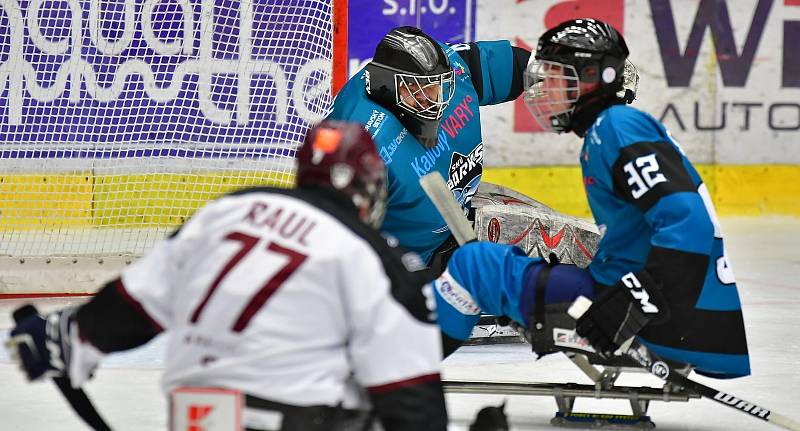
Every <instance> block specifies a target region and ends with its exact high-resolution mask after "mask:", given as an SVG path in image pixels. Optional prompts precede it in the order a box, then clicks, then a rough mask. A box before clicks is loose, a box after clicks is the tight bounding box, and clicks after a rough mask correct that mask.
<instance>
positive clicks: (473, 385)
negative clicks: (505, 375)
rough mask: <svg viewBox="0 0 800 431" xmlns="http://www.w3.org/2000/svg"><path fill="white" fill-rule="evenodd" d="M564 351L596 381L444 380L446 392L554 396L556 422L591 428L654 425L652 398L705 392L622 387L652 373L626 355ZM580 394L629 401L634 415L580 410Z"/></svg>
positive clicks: (683, 397)
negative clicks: (624, 379) (631, 376)
mask: <svg viewBox="0 0 800 431" xmlns="http://www.w3.org/2000/svg"><path fill="white" fill-rule="evenodd" d="M563 353H564V354H565V355H566V356H567V357H568V358H569V359H570V360H571V361H572V362H573V363H574V364H575V365H576V366H578V368H579V369H580V370H581V371H583V373H584V374H586V376H587V377H589V379H590V380H591V381H592V382H593V384H577V383H537V382H489V381H467V380H445V381H444V382H443V383H444V390H445V392H448V393H461V394H491V395H528V396H549V397H553V399H554V400H555V402H556V406H557V409H558V410H557V411H556V413H555V415H554V417H553V418H552V419H551V420H550V424H551V425H553V426H557V427H564V428H592V429H634V430H636V429H653V428H655V423H654V422H653V421H652V419H651V418H650V416H648V414H647V410H648V408H649V406H650V402H651V401H664V402H687V401H689V400H690V399H692V398H700V394H698V393H696V392H692V391H689V390H686V389H685V388H681V387H676V386H675V385H673V384H671V383H667V382H665V383H664V384H663V385H662V386H661V387H649V386H619V385H617V384H616V381H617V379H618V378H619V376H620V375H621V374H622V373H632V372H636V373H647V372H648V371H647V370H645V369H644V368H642V367H641V366H638V365H637V364H635V363H633V361H632V360H630V359H629V358H628V357H627V356H619V357H614V358H612V359H611V360H610V361H604V360H599V357H598V356H596V355H591V354H589V355H585V354H582V353H576V352H575V351H573V350H572V349H565V351H564V352H563ZM590 358H592V359H590ZM690 371H691V368H689V367H684V368H683V370H682V372H685V373H686V374H688V373H689V372H690ZM577 398H594V399H619V400H627V401H628V402H629V404H630V407H631V414H605V413H581V412H576V411H574V410H573V406H574V404H575V400H576V399H577Z"/></svg>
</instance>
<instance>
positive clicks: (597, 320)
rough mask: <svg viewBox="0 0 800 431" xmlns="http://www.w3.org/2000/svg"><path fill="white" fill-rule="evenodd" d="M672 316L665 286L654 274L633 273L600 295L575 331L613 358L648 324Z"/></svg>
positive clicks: (599, 350) (578, 323)
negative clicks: (656, 279)
mask: <svg viewBox="0 0 800 431" xmlns="http://www.w3.org/2000/svg"><path fill="white" fill-rule="evenodd" d="M668 314H669V310H668V308H667V304H666V301H665V299H664V296H663V294H662V293H661V286H660V285H659V284H658V283H657V282H656V281H655V280H653V278H652V277H650V274H649V273H648V272H647V271H640V272H637V273H633V272H629V273H627V274H625V275H623V276H622V278H621V279H620V280H619V281H618V282H617V283H616V284H614V285H613V286H611V287H607V288H605V289H604V290H602V291H601V292H600V294H599V295H597V298H595V300H594V302H593V303H592V306H591V307H589V309H588V310H587V311H586V313H584V314H583V316H581V318H580V319H578V322H577V326H576V328H575V330H576V331H577V333H578V335H580V336H582V337H584V338H586V339H587V340H588V341H589V344H591V345H592V347H594V348H595V350H596V351H597V352H598V353H599V354H600V355H602V356H604V357H610V356H611V355H612V354H613V353H614V351H616V350H617V349H618V348H619V347H620V346H621V345H622V344H623V343H624V342H625V341H627V340H628V339H630V338H631V337H633V336H635V335H636V334H638V333H639V331H641V330H642V328H644V327H645V325H647V324H648V323H651V322H653V321H655V322H661V321H664V320H666V319H667V316H668Z"/></svg>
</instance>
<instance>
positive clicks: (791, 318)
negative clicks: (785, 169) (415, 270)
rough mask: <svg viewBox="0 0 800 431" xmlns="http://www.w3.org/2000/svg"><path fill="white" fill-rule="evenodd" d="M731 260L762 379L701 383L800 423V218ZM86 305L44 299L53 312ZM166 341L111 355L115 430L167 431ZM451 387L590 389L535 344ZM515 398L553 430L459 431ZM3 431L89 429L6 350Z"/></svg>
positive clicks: (663, 418) (501, 354) (582, 404)
mask: <svg viewBox="0 0 800 431" xmlns="http://www.w3.org/2000/svg"><path fill="white" fill-rule="evenodd" d="M722 228H723V231H724V234H725V238H726V245H727V252H728V255H729V259H730V262H731V265H732V267H733V269H734V271H735V273H736V276H737V280H738V283H739V290H740V294H741V297H742V302H743V304H744V315H745V324H746V326H747V336H748V342H749V347H750V354H751V364H752V368H753V375H752V376H749V377H745V378H741V379H735V380H727V381H719V380H713V379H706V378H703V377H701V376H696V375H693V378H695V379H697V380H698V381H701V382H704V383H706V384H708V385H710V386H712V387H714V388H718V389H723V390H725V391H727V392H729V393H731V394H733V395H736V396H738V397H739V398H743V399H745V400H748V401H752V402H754V403H757V404H759V405H762V406H764V407H767V408H770V409H773V410H774V411H777V412H780V413H782V414H785V415H789V416H791V417H793V418H794V419H795V420H800V370H799V369H798V368H799V367H800V339H799V338H798V332H800V280H798V276H800V219H797V218H779V217H770V218H723V219H722ZM79 301H80V300H75V299H45V300H37V301H36V304H37V305H38V306H39V307H40V308H41V309H43V310H51V309H54V308H58V307H62V306H64V305H68V304H74V303H77V302H79ZM21 302H22V301H17V300H4V301H0V339H2V340H4V339H5V338H6V337H7V333H8V329H9V328H10V327H11V317H10V313H11V311H12V310H13V309H14V308H15V307H16V306H18V305H19V304H20V303H21ZM163 350H164V338H163V337H160V338H157V339H156V340H154V341H153V342H152V343H151V344H149V345H147V346H145V347H143V348H141V349H137V350H134V351H131V352H126V353H124V354H115V355H112V356H110V357H108V358H107V359H106V360H105V361H104V363H103V365H102V367H101V368H100V369H99V370H98V372H97V375H96V376H95V378H94V380H93V381H92V382H90V383H89V385H88V386H87V388H86V390H87V392H88V393H89V395H90V396H91V397H92V398H93V399H94V401H95V404H96V406H97V407H98V409H99V410H100V412H101V413H102V414H103V415H104V417H105V418H106V419H107V420H108V422H109V423H110V424H111V426H112V427H113V428H114V429H115V430H142V431H149V430H164V429H166V422H167V411H166V407H167V406H166V401H165V398H164V396H163V395H162V394H161V392H160V389H159V378H160V373H161V368H162V367H163V359H162V354H163ZM444 376H445V378H448V379H469V380H501V381H529V382H577V383H590V382H589V381H588V379H587V378H586V377H584V376H583V375H582V374H581V373H580V371H578V369H577V368H576V367H575V366H574V365H572V364H571V363H570V362H569V361H568V360H567V359H566V358H564V357H562V356H559V355H551V356H548V357H545V358H543V359H541V360H539V361H534V360H533V356H532V355H531V353H530V351H529V347H528V346H527V345H521V344H520V345H497V346H474V347H465V348H462V349H460V350H459V351H458V352H456V353H455V354H454V355H453V356H452V357H450V358H449V359H447V360H446V361H445V362H444ZM619 383H620V384H622V385H642V384H643V385H650V386H658V385H659V381H658V380H657V379H655V378H654V377H651V376H648V375H644V374H631V375H623V376H622V377H621V378H620V380H619ZM504 399H507V400H508V405H507V412H508V413H509V416H510V419H511V422H512V427H513V429H515V430H543V429H553V428H552V427H551V426H550V425H549V421H550V418H552V416H553V414H554V413H555V411H556V404H555V402H554V400H553V399H552V398H546V397H527V396H513V397H504V396H491V395H490V396H487V395H462V394H451V395H448V408H449V412H450V416H451V418H452V422H453V425H452V426H451V430H453V431H455V430H464V429H466V426H467V425H468V424H469V422H470V421H471V420H472V418H473V417H474V414H475V413H476V412H477V410H478V409H480V408H481V407H483V406H486V405H489V404H499V403H500V402H502V401H503V400H504ZM575 410H577V411H596V412H605V413H629V406H628V404H627V401H614V400H611V401H608V400H586V399H579V400H578V401H576V405H575ZM649 413H650V415H651V416H652V418H653V420H654V421H655V423H656V425H657V427H658V428H657V429H658V430H709V431H710V430H768V429H777V428H775V427H773V426H772V425H770V424H768V423H764V422H761V421H758V420H755V419H752V418H750V417H748V416H747V415H744V414H742V413H739V412H736V411H734V410H732V409H729V408H726V407H723V406H721V405H719V404H717V403H714V402H712V401H708V400H702V399H701V400H692V401H690V402H688V403H678V402H675V403H663V402H652V403H651V404H650V410H649ZM0 429H2V430H6V429H7V430H19V431H28V430H83V429H85V427H84V426H83V425H82V423H81V422H80V420H79V419H78V418H77V417H76V416H75V414H74V413H72V412H71V411H70V409H69V407H68V406H67V404H66V402H65V401H64V400H63V399H61V395H60V394H59V393H58V392H57V390H56V389H55V387H54V386H53V384H52V383H50V382H41V383H36V384H28V383H27V382H26V381H25V379H24V378H23V377H22V374H21V373H19V372H18V371H17V369H16V368H15V367H14V365H12V364H11V363H10V362H9V359H8V355H7V354H6V352H5V350H4V349H0Z"/></svg>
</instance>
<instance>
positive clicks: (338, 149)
mask: <svg viewBox="0 0 800 431" xmlns="http://www.w3.org/2000/svg"><path fill="white" fill-rule="evenodd" d="M297 185H298V186H300V187H304V186H322V187H327V188H330V189H334V190H336V191H338V192H340V193H343V194H344V195H345V196H347V197H349V198H350V199H352V201H353V204H355V206H356V208H358V214H359V217H360V218H361V220H362V221H363V222H365V223H367V224H369V225H371V226H373V227H375V228H377V227H379V226H380V225H381V223H382V222H383V215H384V214H385V212H386V195H387V189H386V166H384V164H383V160H381V158H380V156H379V155H378V152H377V150H376V149H375V142H374V141H373V140H372V137H371V136H370V135H369V133H367V131H366V130H364V126H362V125H360V124H358V123H350V122H344V121H330V120H326V121H323V122H321V123H319V124H318V125H316V126H314V127H312V128H311V129H310V130H309V131H308V133H306V138H305V141H304V142H303V145H302V146H301V147H300V149H299V150H298V151H297Z"/></svg>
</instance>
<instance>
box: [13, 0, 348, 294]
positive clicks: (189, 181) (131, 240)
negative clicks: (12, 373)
mask: <svg viewBox="0 0 800 431" xmlns="http://www.w3.org/2000/svg"><path fill="white" fill-rule="evenodd" d="M333 13H334V11H333V7H332V1H331V0H327V1H325V0H305V1H303V0H293V1H254V0H242V1H233V0H104V1H99V0H27V1H26V0H0V256H5V257H6V258H8V257H11V258H13V259H18V260H20V261H24V259H25V258H31V257H44V256H47V257H72V256H76V257H82V256H83V257H85V256H94V257H97V256H120V255H131V256H136V255H140V254H141V253H142V252H144V251H145V250H146V249H148V248H149V247H151V246H152V245H153V244H154V242H155V241H156V240H158V239H160V238H162V237H164V235H165V234H167V233H168V232H170V231H171V230H172V229H174V228H175V227H177V226H179V225H180V224H181V223H182V222H183V221H185V220H186V219H187V218H188V217H190V216H191V214H192V213H193V212H194V211H195V210H196V209H197V208H198V207H200V206H202V205H203V203H205V202H207V201H208V200H209V199H213V198H215V197H217V196H219V195H220V194H222V193H225V192H228V191H230V190H232V189H236V188H240V187H244V186H248V185H253V184H270V185H278V186H287V185H289V184H291V181H292V177H293V173H292V172H293V169H294V167H293V163H292V160H293V156H294V151H295V149H296V147H297V145H298V144H299V143H300V142H302V138H303V135H304V133H305V131H306V130H307V128H308V127H309V125H310V124H313V123H314V122H315V121H317V120H319V119H320V118H321V117H322V116H323V115H324V114H325V113H326V112H327V110H328V109H329V107H330V103H331V90H330V88H331V85H330V84H331V67H332V66H331V65H332V57H333V50H334V44H333ZM28 260H29V261H30V259H28ZM49 261H50V260H48V262H49ZM2 283H3V281H2V280H1V279H0V291H2Z"/></svg>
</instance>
